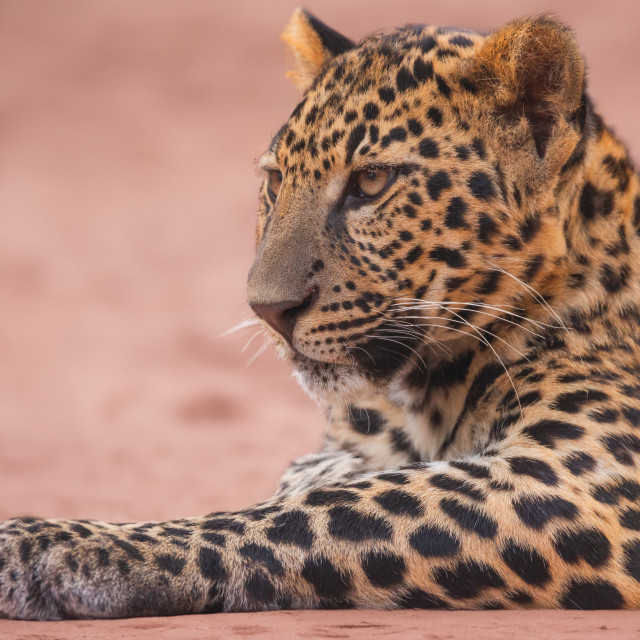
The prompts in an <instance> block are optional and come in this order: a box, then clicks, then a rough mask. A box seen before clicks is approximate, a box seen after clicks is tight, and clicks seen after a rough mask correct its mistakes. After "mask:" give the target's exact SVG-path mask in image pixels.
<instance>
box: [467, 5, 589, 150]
mask: <svg viewBox="0 0 640 640" xmlns="http://www.w3.org/2000/svg"><path fill="white" fill-rule="evenodd" d="M472 65H473V67H472V68H473V71H472V73H471V75H472V77H473V80H474V82H475V84H476V85H477V87H478V89H479V90H480V91H481V92H482V94H483V95H484V97H486V99H488V100H491V101H493V103H494V104H495V106H496V111H497V113H498V115H499V116H500V119H501V120H502V121H503V122H505V121H506V122H508V121H509V120H520V119H521V118H522V116H524V117H526V118H527V120H528V121H529V124H530V127H531V132H532V134H533V139H534V142H535V145H536V149H537V151H538V155H539V156H540V157H544V155H545V152H546V148H547V145H548V142H549V140H550V138H551V137H552V135H553V129H554V126H555V125H556V124H557V123H559V122H561V121H564V122H566V121H567V120H570V119H571V117H572V116H573V115H574V114H575V113H576V112H577V110H578V109H579V108H580V107H581V105H582V98H583V94H584V89H585V86H584V85H585V67H584V62H583V60H582V56H581V54H580V50H579V49H578V45H577V44H576V41H575V39H574V38H573V35H572V34H571V32H570V31H569V29H568V28H567V27H566V26H565V25H563V24H562V23H561V22H559V21H557V20H554V19H552V18H549V17H546V16H539V17H535V18H524V19H521V20H516V21H515V22H512V23H510V24H508V25H506V26H504V27H502V28H501V29H498V30H497V31H496V32H494V33H493V34H491V35H490V36H489V37H488V38H487V40H486V41H485V43H484V44H483V45H482V47H481V49H480V50H479V51H478V53H477V55H476V56H475V58H474V60H473V63H472ZM505 118H506V120H505Z"/></svg>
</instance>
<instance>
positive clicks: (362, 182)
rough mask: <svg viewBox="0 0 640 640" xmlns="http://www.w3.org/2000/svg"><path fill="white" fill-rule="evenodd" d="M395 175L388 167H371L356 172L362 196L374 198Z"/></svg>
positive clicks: (357, 184)
mask: <svg viewBox="0 0 640 640" xmlns="http://www.w3.org/2000/svg"><path fill="white" fill-rule="evenodd" d="M392 177H393V173H392V170H391V169H389V168H388V167H369V168H368V169H365V170H364V171H360V172H358V173H357V174H356V186H357V188H358V191H359V192H360V194H359V195H360V196H361V197H367V198H373V197H374V196H377V195H378V194H379V193H381V192H382V190H383V189H384V188H385V187H386V186H387V185H388V184H389V181H390V180H391V178H392Z"/></svg>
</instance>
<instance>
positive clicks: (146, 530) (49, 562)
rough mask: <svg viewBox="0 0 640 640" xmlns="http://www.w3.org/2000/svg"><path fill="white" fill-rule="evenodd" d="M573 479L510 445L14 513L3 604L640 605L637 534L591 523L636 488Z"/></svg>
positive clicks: (96, 610)
mask: <svg viewBox="0 0 640 640" xmlns="http://www.w3.org/2000/svg"><path fill="white" fill-rule="evenodd" d="M583 483H584V481H583V479H581V478H574V477H573V476H571V477H570V478H569V477H568V476H567V475H566V474H564V473H563V472H562V466H561V463H560V461H559V460H557V459H555V458H554V457H553V456H551V455H549V451H548V450H536V448H535V447H527V448H524V447H519V448H518V449H517V450H515V451H513V452H512V453H510V454H507V455H505V456H501V457H498V456H487V457H485V458H482V457H478V458H475V459H473V460H464V461H454V462H451V463H448V462H434V463H427V464H426V465H424V466H422V467H420V468H415V469H405V470H396V471H393V472H381V473H374V474H370V475H369V477H368V478H366V479H358V480H356V481H354V482H346V483H345V482H343V483H340V484H339V485H333V486H331V487H327V488H324V489H312V490H310V491H306V492H303V493H300V494H296V495H291V496H285V497H283V498H280V499H276V500H274V501H272V502H270V503H268V504H265V505H258V506H256V507H253V508H250V509H246V510H244V511H241V512H239V513H233V514H211V515H209V516H206V517H202V518H197V519H193V520H184V521H176V522H169V523H162V524H139V525H126V526H120V527H117V526H115V525H106V524H103V523H85V522H61V521H53V522H49V521H33V520H21V521H11V522H9V523H7V524H5V525H4V527H3V529H2V533H1V538H2V539H1V541H0V556H1V558H2V569H1V571H0V584H1V590H0V610H1V611H2V613H3V614H4V615H6V616H11V617H20V618H30V619H57V618H64V617H78V618H82V617H103V618H108V617H126V616H143V615H173V614H181V613H197V612H210V611H257V610H270V609H280V608H291V609H297V608H312V609H314V608H324V607H336V606H340V607H360V608H401V607H449V608H484V607H523V606H527V607H530V606H535V607H543V608H556V607H565V608H574V607H578V608H619V607H628V608H637V607H638V606H640V588H639V584H640V583H639V582H638V580H639V579H640V576H639V575H638V572H637V569H636V567H637V565H638V562H639V561H640V548H639V547H638V545H637V544H636V543H635V542H634V541H633V540H630V539H629V535H628V533H627V532H626V531H625V530H623V529H621V528H620V527H613V526H606V527H605V526H603V525H602V523H603V522H616V521H617V519H618V516H619V513H618V512H619V511H620V509H623V508H624V509H627V510H628V507H627V506H626V505H625V504H622V502H623V501H627V500H628V499H631V497H629V496H627V495H626V494H625V493H624V492H623V491H622V490H620V491H618V493H616V495H617V496H618V498H617V502H616V504H607V503H605V502H601V501H599V500H598V499H597V494H596V497H594V496H593V495H592V491H591V489H590V488H589V487H588V486H587V485H586V484H583ZM599 483H601V484H602V491H606V492H608V493H611V492H612V491H614V490H617V488H618V487H619V486H620V485H619V481H618V480H616V479H615V478H613V477H612V475H611V474H609V475H608V476H602V478H601V480H600V481H599ZM603 518H604V520H603ZM590 541H593V545H595V547H593V548H592V546H590V545H591V542H590ZM581 559H582V560H581Z"/></svg>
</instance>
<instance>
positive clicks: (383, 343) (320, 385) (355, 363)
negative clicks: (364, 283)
mask: <svg viewBox="0 0 640 640" xmlns="http://www.w3.org/2000/svg"><path fill="white" fill-rule="evenodd" d="M343 344H344V345H345V346H346V347H347V356H346V357H343V358H339V359H338V358H334V359H326V358H323V359H320V358H315V357H314V355H313V353H311V354H308V353H306V352H305V351H303V350H301V349H298V348H296V347H295V346H293V345H290V344H286V345H282V344H281V348H282V350H283V355H284V356H285V357H286V359H287V360H288V361H289V362H290V363H291V364H292V366H293V368H294V372H295V376H296V378H297V379H298V381H299V382H300V383H301V384H302V386H303V388H304V389H305V390H306V391H307V392H309V393H310V394H311V395H312V396H316V397H322V399H327V398H329V399H335V397H336V396H339V397H340V398H341V399H344V398H345V396H353V395H354V393H358V392H361V391H362V390H363V389H364V388H366V389H369V390H372V389H375V390H380V389H381V388H383V387H385V386H386V385H388V384H389V383H390V381H391V380H392V379H394V377H395V376H396V375H397V374H398V373H399V372H400V371H402V370H404V369H406V368H414V367H415V366H418V367H420V368H425V367H426V364H425V357H426V356H425V355H424V354H421V339H420V337H419V336H418V335H417V334H406V335H398V333H397V331H396V330H395V329H394V328H393V327H392V323H382V324H380V325H378V327H377V328H376V329H375V330H373V331H371V332H367V333H366V335H363V336H358V337H357V339H355V340H353V341H350V342H348V343H347V342H346V341H345V342H344V343H343Z"/></svg>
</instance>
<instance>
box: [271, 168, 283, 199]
mask: <svg viewBox="0 0 640 640" xmlns="http://www.w3.org/2000/svg"><path fill="white" fill-rule="evenodd" d="M281 185H282V172H281V171H278V170H277V169H271V170H270V171H269V172H268V175H267V191H268V192H269V195H270V196H271V199H272V200H275V199H276V198H277V197H278V192H279V191H280V187H281Z"/></svg>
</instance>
